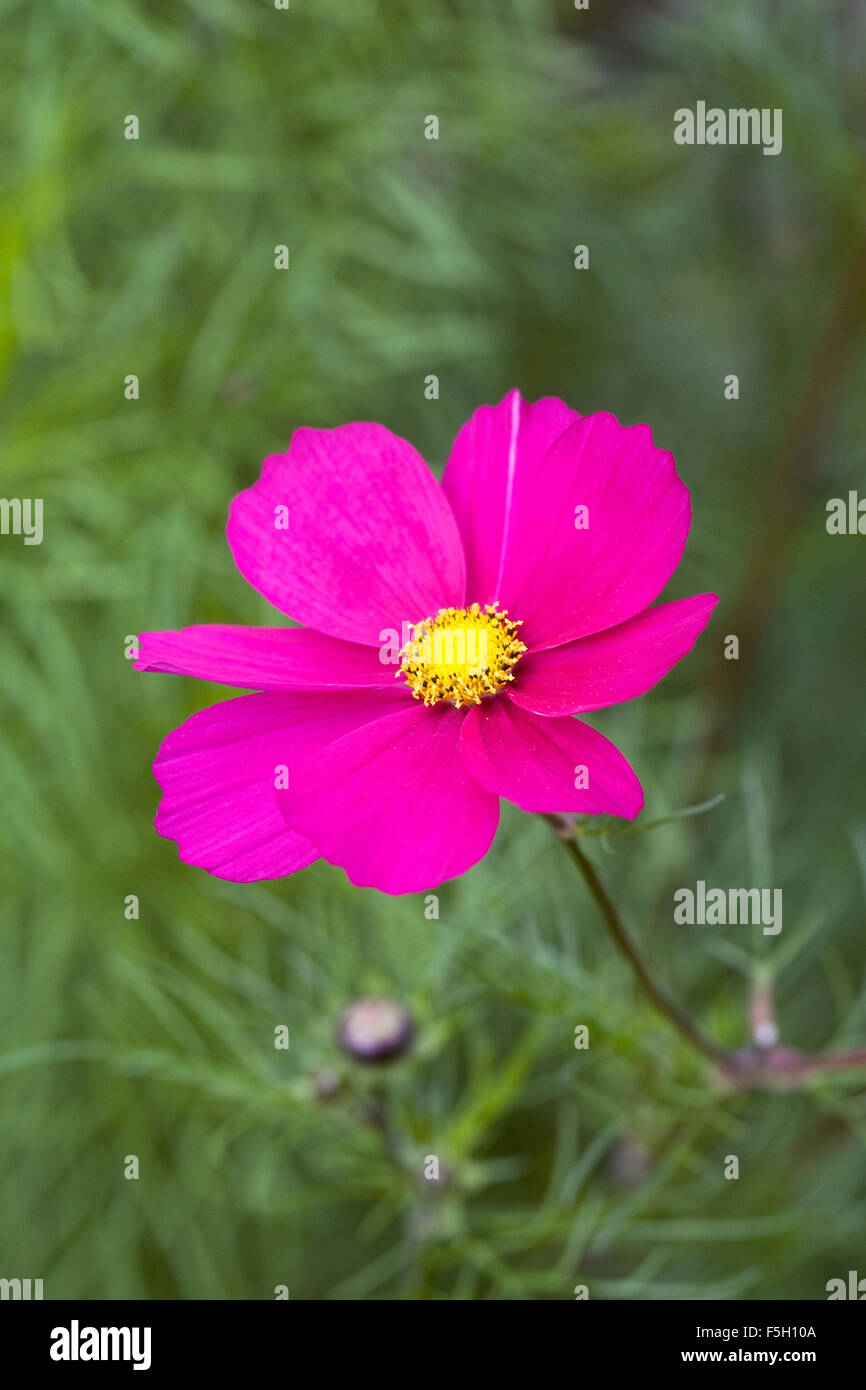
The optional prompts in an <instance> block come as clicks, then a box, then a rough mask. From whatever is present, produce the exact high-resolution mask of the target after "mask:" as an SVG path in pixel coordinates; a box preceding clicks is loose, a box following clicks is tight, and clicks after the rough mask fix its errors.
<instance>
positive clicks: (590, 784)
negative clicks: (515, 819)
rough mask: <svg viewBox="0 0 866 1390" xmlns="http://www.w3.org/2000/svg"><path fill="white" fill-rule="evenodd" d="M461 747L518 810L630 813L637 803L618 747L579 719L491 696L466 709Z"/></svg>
mask: <svg viewBox="0 0 866 1390" xmlns="http://www.w3.org/2000/svg"><path fill="white" fill-rule="evenodd" d="M460 747H461V750H462V753H463V757H464V760H465V762H466V766H467V767H468V769H469V771H470V772H471V774H472V776H473V777H474V778H475V780H476V781H477V782H478V783H479V784H480V785H481V786H482V787H485V788H486V789H487V791H489V792H492V793H494V794H496V795H498V796H504V797H507V798H508V800H509V801H513V802H514V803H515V805H516V806H519V807H520V808H521V810H523V811H540V812H547V813H550V814H552V813H554V812H564V811H576V812H578V813H579V814H581V815H587V816H599V815H610V816H622V817H624V818H626V819H628V820H632V819H633V818H634V817H635V816H636V815H637V814H638V812H639V811H640V809H641V807H642V806H643V791H642V790H641V785H640V782H639V781H638V780H637V777H636V776H635V774H634V772H633V771H632V769H631V767H630V766H629V764H628V762H627V761H626V759H625V758H624V757H623V755H622V753H620V751H619V749H618V748H616V747H614V745H613V744H612V743H611V742H610V740H609V739H606V738H605V737H604V736H603V735H602V734H600V733H598V732H597V731H596V730H595V729H591V728H590V726H589V725H588V724H582V723H581V722H580V721H579V720H577V719H541V718H539V717H538V716H536V715H534V714H527V713H526V712H525V711H523V710H521V709H518V708H517V706H516V705H515V704H514V703H513V702H512V701H511V700H509V699H508V698H507V697H506V698H504V699H503V698H500V697H497V698H496V699H493V700H488V701H486V702H485V703H484V704H483V705H478V706H477V707H476V708H475V709H472V710H470V711H469V713H468V714H467V715H466V718H465V720H464V723H463V732H462V736H461V740H460ZM584 783H586V785H585V786H584V785H583V784H584ZM576 784H577V785H576Z"/></svg>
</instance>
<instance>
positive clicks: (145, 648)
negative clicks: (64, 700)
mask: <svg viewBox="0 0 866 1390" xmlns="http://www.w3.org/2000/svg"><path fill="white" fill-rule="evenodd" d="M134 664H135V669H136V670H137V671H166V672H170V673H171V674H172V675H177V676H197V677H198V678H199V679H200V680H207V681H218V682H219V683H220V684H222V685H236V686H241V687H243V688H244V689H247V690H329V689H332V690H357V689H361V688H363V687H367V686H383V687H386V688H387V687H391V688H394V687H395V686H396V684H397V682H396V681H395V672H396V671H397V669H398V668H397V666H396V665H395V664H394V663H383V662H382V661H381V660H380V653H379V652H378V651H376V650H375V648H373V647H364V646H361V644H360V643H358V642H341V641H339V640H338V639H337V638H334V637H325V636H324V634H323V633H321V632H312V631H310V630H309V629H308V628H303V627H227V626H223V625H221V624H219V623H213V624H210V625H205V626H201V627H184V628H180V629H178V630H177V631H174V632H143V633H142V634H141V637H140V638H139V654H138V658H137V660H136V661H135V663H134ZM404 689H406V693H407V694H408V689H407V688H406V687H405V686H404Z"/></svg>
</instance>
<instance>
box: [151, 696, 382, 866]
mask: <svg viewBox="0 0 866 1390" xmlns="http://www.w3.org/2000/svg"><path fill="white" fill-rule="evenodd" d="M393 708H394V697H393V696H392V695H391V694H390V693H388V694H386V693H385V692H383V691H378V692H375V693H373V692H356V691H352V692H342V693H340V694H335V693H327V694H324V695H322V694H316V695H311V694H287V693H285V692H279V693H268V694H264V695H242V696H240V697H238V698H237V699H234V700H225V701H224V702H223V703H222V704H219V705H212V706H211V707H210V708H209V709H205V710H202V711H201V712H200V713H199V714H194V715H193V716H192V718H191V719H188V720H187V721H186V723H185V724H182V725H181V726H180V728H179V729H175V730H174V732H173V733H171V734H169V735H168V738H166V739H165V741H164V742H163V744H162V747H161V748H160V750H159V753H158V754H157V758H156V762H155V763H154V765H153V771H154V776H155V777H156V780H157V782H158V783H159V785H160V787H161V788H162V791H163V797H162V801H161V802H160V807H159V811H158V813H157V816H156V822H155V824H156V828H157V830H158V831H159V833H160V835H165V836H166V837H167V838H168V839H170V840H176V841H177V846H178V852H179V854H180V857H181V859H182V860H183V861H184V863H187V864H195V865H197V866H198V867H199V868H202V869H207V870H208V872H209V873H212V874H215V875H216V876H217V877H218V878H227V879H232V880H234V881H235V882H242V883H248V882H252V881H253V880H256V879H262V878H282V877H283V876H284V875H285V874H291V873H294V872H295V870H296V869H302V868H304V867H305V866H306V865H307V864H311V863H312V862H313V860H314V859H317V858H318V850H317V849H315V848H314V847H313V845H312V844H311V843H310V842H309V840H308V839H306V838H305V837H304V836H301V835H298V834H297V833H296V832H294V831H293V830H290V829H289V828H288V827H287V826H286V822H285V821H284V819H283V817H282V816H281V815H280V812H279V810H278V807H277V791H276V780H277V773H278V769H280V768H282V767H287V768H288V769H289V770H291V767H292V764H293V763H294V762H295V761H296V760H297V759H299V758H300V757H302V756H310V755H311V754H314V753H315V752H316V751H317V750H318V749H320V748H322V747H323V746H325V745H326V744H327V743H329V742H331V741H332V740H333V739H335V738H339V737H340V736H341V735H343V734H345V733H346V731H347V730H348V729H351V728H355V727H356V726H357V725H358V724H359V723H363V722H364V720H367V719H375V718H376V717H377V716H379V715H381V714H382V712H383V710H384V711H387V710H390V709H393ZM289 775H291V772H290V773H289Z"/></svg>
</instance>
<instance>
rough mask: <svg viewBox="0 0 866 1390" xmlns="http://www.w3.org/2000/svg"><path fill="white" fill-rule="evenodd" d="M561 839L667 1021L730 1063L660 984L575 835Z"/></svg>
mask: <svg viewBox="0 0 866 1390" xmlns="http://www.w3.org/2000/svg"><path fill="white" fill-rule="evenodd" d="M545 819H546V820H547V821H548V822H549V823H550V824H552V825H553V827H554V829H556V830H559V826H560V822H558V821H557V819H556V818H555V817H553V816H546V817H545ZM560 838H561V839H562V843H563V844H564V845H565V848H566V850H567V851H568V853H569V854H570V856H571V858H572V859H573V860H574V862H575V864H576V865H577V867H578V869H579V870H580V872H581V874H582V875H583V879H584V882H585V883H586V886H587V888H588V889H589V891H590V893H591V894H592V897H593V898H594V900H595V903H596V906H597V907H598V908H599V911H600V912H601V915H602V917H603V919H604V923H605V925H606V927H607V929H608V931H609V932H610V934H611V936H612V937H613V939H614V941H615V943H616V945H617V947H618V949H619V950H620V951H621V952H622V954H623V955H624V956H625V958H626V960H627V961H628V963H629V965H630V966H631V968H632V970H633V971H634V973H635V975H636V976H637V978H638V980H639V981H640V983H641V985H642V986H643V989H644V991H645V992H646V994H648V995H649V997H650V999H651V1000H652V1002H653V1004H654V1005H655V1007H656V1008H657V1009H658V1011H659V1013H660V1014H663V1015H664V1017H665V1018H666V1019H667V1020H668V1022H669V1023H671V1024H672V1025H673V1027H674V1028H676V1030H677V1032H678V1033H680V1034H681V1035H682V1037H684V1038H685V1039H686V1040H687V1041H688V1042H689V1043H691V1045H692V1047H694V1048H696V1049H697V1050H698V1052H701V1053H703V1055H704V1056H705V1057H709V1058H710V1060H711V1061H713V1062H715V1063H716V1064H717V1065H719V1066H722V1067H726V1066H730V1065H731V1063H732V1061H733V1056H734V1054H733V1053H731V1052H729V1051H728V1050H727V1049H726V1048H724V1047H722V1046H721V1045H720V1044H719V1043H717V1042H714V1041H713V1039H712V1038H709V1037H707V1035H706V1034H705V1033H704V1032H703V1031H702V1030H701V1029H700V1028H699V1027H698V1025H697V1024H696V1023H695V1022H694V1020H693V1019H692V1018H690V1017H689V1015H688V1014H687V1013H686V1012H685V1010H684V1009H681V1008H680V1006H679V1004H678V1003H677V1002H676V1000H675V999H674V998H673V996H672V995H671V994H669V993H668V991H667V990H666V989H665V988H664V986H663V985H661V984H659V982H658V981H657V980H656V979H655V977H654V976H653V975H652V973H651V971H650V970H649V968H648V966H647V964H646V962H645V961H644V959H643V957H642V956H641V954H640V952H639V950H638V948H637V946H636V944H635V942H634V941H633V939H632V937H631V935H630V933H629V931H628V930H627V928H626V926H625V925H624V923H623V921H622V919H621V917H620V915H619V913H618V912H617V910H616V907H615V906H614V903H613V901H612V900H611V898H610V897H609V895H608V892H607V889H606V888H605V886H604V884H603V883H602V881H601V879H600V878H599V876H598V873H597V872H596V869H595V866H594V865H593V863H592V861H591V860H590V859H589V858H588V857H587V856H586V855H585V854H584V852H583V850H582V849H581V847H580V845H579V843H578V841H577V839H576V837H575V836H574V834H572V835H569V836H568V837H566V836H563V835H561V834H560Z"/></svg>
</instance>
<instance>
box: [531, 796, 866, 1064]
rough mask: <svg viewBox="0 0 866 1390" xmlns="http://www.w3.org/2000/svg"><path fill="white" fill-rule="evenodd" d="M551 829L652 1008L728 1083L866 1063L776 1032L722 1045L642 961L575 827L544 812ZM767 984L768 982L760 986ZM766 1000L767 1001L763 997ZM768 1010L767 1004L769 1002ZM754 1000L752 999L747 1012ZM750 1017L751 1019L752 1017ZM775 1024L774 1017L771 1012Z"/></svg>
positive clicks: (864, 1052) (852, 1051)
mask: <svg viewBox="0 0 866 1390" xmlns="http://www.w3.org/2000/svg"><path fill="white" fill-rule="evenodd" d="M542 819H544V820H546V821H547V823H548V825H550V826H551V827H552V829H553V831H554V834H555V835H556V836H557V838H558V839H560V840H561V841H562V843H563V844H564V845H565V848H566V850H567V851H568V854H569V855H570V856H571V858H572V859H573V860H574V863H575V864H576V865H577V867H578V869H579V870H580V872H581V874H582V876H583V880H584V882H585V884H586V886H587V888H588V889H589V891H590V893H591V895H592V897H593V900H594V901H595V904H596V906H597V907H598V909H599V911H600V912H601V915H602V918H603V919H604V923H605V926H606V927H607V929H608V931H609V932H610V934H611V936H612V937H613V939H614V942H615V943H616V946H617V948H618V949H619V950H620V951H621V952H622V954H623V955H624V956H625V958H626V960H627V961H628V963H629V965H630V966H631V968H632V970H633V971H634V973H635V975H636V976H637V978H638V980H639V981H640V983H641V986H642V987H643V989H644V992H645V993H646V994H647V995H648V996H649V998H650V999H651V1000H652V1002H653V1004H654V1005H655V1007H656V1009H657V1010H658V1011H659V1013H660V1014H662V1015H663V1016H664V1017H665V1018H666V1019H667V1020H668V1022H669V1023H670V1024H672V1026H673V1027H674V1028H675V1029H676V1030H677V1032H678V1033H679V1034H680V1036H681V1037H683V1038H685V1039H686V1041H687V1042H688V1043H690V1044H691V1046H692V1047H693V1048H695V1050H696V1051H697V1052H700V1053H701V1054H702V1056H704V1057H707V1058H708V1059H709V1060H710V1061H711V1062H713V1063H715V1065H716V1067H717V1068H718V1069H719V1072H720V1073H721V1074H722V1076H723V1077H724V1078H725V1080H726V1081H727V1083H729V1084H730V1085H733V1086H735V1087H741V1088H742V1087H767V1086H771V1087H774V1088H775V1087H779V1086H783V1087H784V1086H800V1085H802V1084H803V1083H804V1082H807V1081H810V1080H815V1079H817V1078H819V1077H821V1076H822V1075H823V1076H827V1075H832V1074H833V1073H835V1072H846V1071H859V1070H860V1069H861V1068H866V1047H855V1048H849V1049H848V1050H847V1051H842V1052H801V1051H799V1050H798V1049H796V1048H791V1047H783V1046H781V1045H777V1042H776V1036H772V1037H771V1036H769V1035H765V1037H766V1041H762V1039H761V1035H760V1033H758V1034H757V1035H756V1040H755V1045H754V1046H752V1047H746V1048H741V1049H740V1050H738V1051H737V1050H734V1049H731V1048H726V1047H722V1045H721V1043H717V1042H716V1041H715V1040H714V1039H713V1038H710V1037H708V1036H707V1034H706V1033H704V1031H703V1030H702V1029H701V1028H699V1027H698V1025H697V1024H696V1023H695V1021H694V1019H692V1018H691V1017H690V1016H689V1014H687V1013H686V1011H685V1010H684V1009H682V1008H680V1006H679V1004H678V1003H677V1001H676V1000H675V999H674V998H673V996H672V995H671V994H669V993H668V991H667V990H666V989H665V987H664V986H663V985H661V984H659V982H658V980H657V979H656V978H655V976H654V975H653V973H652V971H651V970H650V969H649V967H648V965H647V964H646V962H645V960H644V958H643V956H642V955H641V953H640V951H639V950H638V947H637V945H636V943H635V941H634V939H633V938H632V936H631V933H630V932H629V931H628V929H627V927H626V926H625V924H624V922H623V920H622V918H621V917H620V915H619V913H618V912H617V910H616V906H615V904H614V902H613V900H612V898H611V897H610V895H609V894H608V891H607V889H606V888H605V886H604V884H603V883H602V881H601V878H600V876H599V874H598V871H597V870H596V868H595V865H594V864H593V863H592V860H591V859H589V857H588V856H587V855H586V854H585V853H584V851H583V849H582V848H581V845H580V843H579V834H580V832H579V831H578V830H576V828H575V826H574V824H573V818H572V817H570V816H555V815H545V816H543V817H542ZM764 988H765V989H766V988H767V986H766V985H765V986H764ZM764 1003H765V1005H766V1001H764ZM769 1007H770V1009H771V1012H772V1003H771V1002H770V1006H769ZM754 1008H755V1001H754V998H753V1000H752V1012H754ZM753 1021H754V1020H753ZM773 1023H774V1029H775V1018H774V1015H773Z"/></svg>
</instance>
